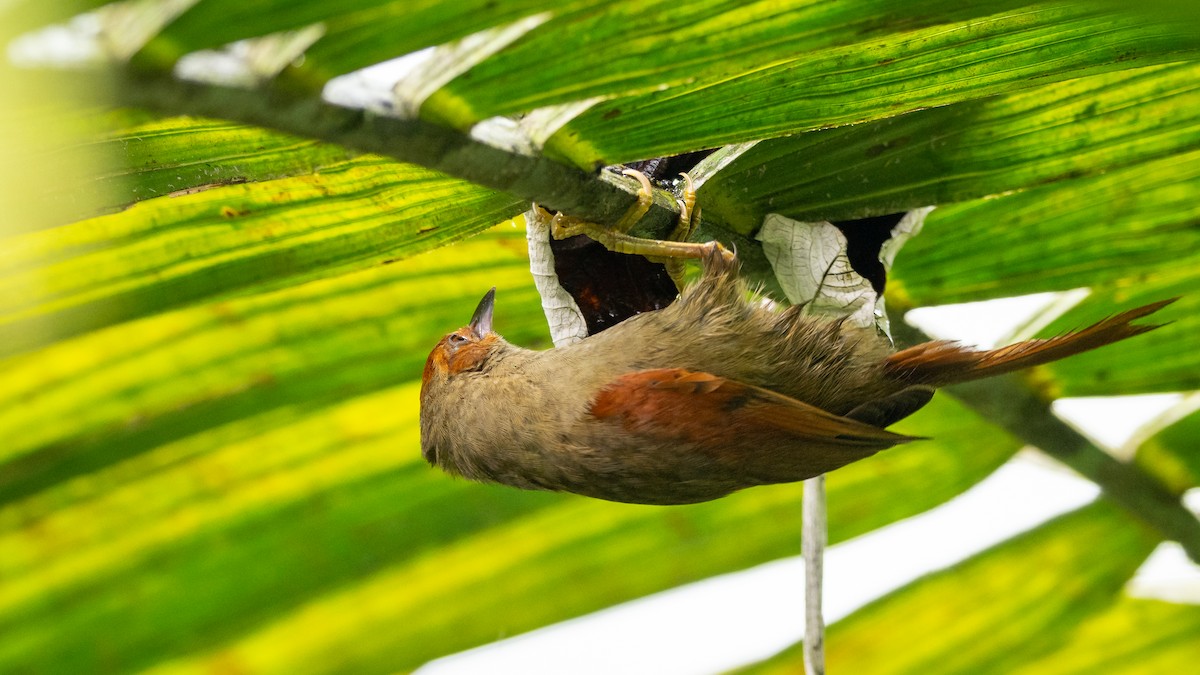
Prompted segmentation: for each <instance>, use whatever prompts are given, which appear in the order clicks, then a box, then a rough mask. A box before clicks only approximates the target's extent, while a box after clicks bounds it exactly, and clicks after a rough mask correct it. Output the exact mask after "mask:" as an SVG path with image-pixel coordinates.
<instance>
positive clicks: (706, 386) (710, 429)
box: [590, 368, 917, 473]
mask: <svg viewBox="0 0 1200 675" xmlns="http://www.w3.org/2000/svg"><path fill="white" fill-rule="evenodd" d="M590 412H591V414H592V415H593V416H594V417H596V418H597V419H601V420H605V419H610V420H614V421H619V422H620V423H621V425H622V426H623V427H624V428H625V430H626V431H628V432H631V433H635V434H644V435H647V436H650V437H654V438H658V439H661V440H678V441H683V442H691V443H694V444H699V445H702V446H711V447H714V448H719V447H745V446H747V445H748V444H761V443H773V444H788V445H793V444H794V445H802V444H803V445H804V446H806V447H807V446H811V447H812V449H813V450H818V449H819V448H828V449H830V450H833V451H836V450H837V449H845V450H853V449H857V450H858V451H860V452H859V453H853V452H851V453H848V454H851V455H854V454H857V455H858V456H867V455H870V454H873V453H875V452H877V451H879V450H882V449H884V448H890V447H892V446H893V445H896V444H899V443H904V442H907V441H912V440H917V439H916V438H914V437H912V436H903V435H901V434H895V433H892V432H890V431H886V430H884V429H880V428H878V427H873V426H871V425H869V424H864V423H863V422H858V421H856V420H852V419H849V418H846V417H841V416H838V415H834V414H832V413H829V412H826V411H824V410H821V409H820V408H818V407H816V406H812V405H809V404H807V403H803V402H801V401H797V400H796V399H794V398H790V397H787V396H784V395H782V394H777V393H775V392H773V391H770V390H768V389H763V388H762V387H756V386H754V385H750V384H745V383H743V382H738V381H735V380H730V379H726V378H723V377H718V376H716V375H713V374H711V373H704V372H696V371H689V370H684V369H682V368H660V369H655V370H641V371H636V372H632V373H628V374H626V375H622V376H620V377H618V378H616V379H615V380H613V381H612V382H610V383H609V384H608V385H607V386H605V387H604V388H603V389H601V391H600V393H599V394H597V395H596V398H595V400H593V401H592V405H591V409H590ZM855 458H857V457H853V458H850V459H846V458H845V457H838V458H837V459H838V460H841V461H840V463H838V464H837V465H838V466H841V465H842V464H845V463H846V462H847V461H853V459H855ZM832 468H836V467H832ZM818 473H820V472H818Z"/></svg>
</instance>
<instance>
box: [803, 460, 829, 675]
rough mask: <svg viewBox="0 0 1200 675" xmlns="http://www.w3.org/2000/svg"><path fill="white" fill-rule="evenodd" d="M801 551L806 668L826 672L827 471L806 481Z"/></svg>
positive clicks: (810, 672)
mask: <svg viewBox="0 0 1200 675" xmlns="http://www.w3.org/2000/svg"><path fill="white" fill-rule="evenodd" d="M803 509H804V511H803V516H802V524H801V534H800V537H801V547H800V548H801V551H803V553H804V672H805V673H806V674H807V675H825V618H824V616H823V615H822V613H821V599H822V586H823V575H824V567H825V544H826V542H827V537H828V531H827V526H826V509H825V475H824V474H822V475H820V476H817V477H816V478H809V479H808V480H806V481H804V503H803Z"/></svg>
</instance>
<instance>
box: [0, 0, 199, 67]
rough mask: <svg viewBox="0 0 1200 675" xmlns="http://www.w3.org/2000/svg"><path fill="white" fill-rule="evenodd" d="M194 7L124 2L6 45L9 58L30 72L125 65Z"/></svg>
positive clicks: (183, 2)
mask: <svg viewBox="0 0 1200 675" xmlns="http://www.w3.org/2000/svg"><path fill="white" fill-rule="evenodd" d="M197 1H198V0H126V1H125V2H114V3H111V4H108V5H104V6H103V7H99V8H97V9H95V10H94V11H91V12H86V13H83V14H79V15H77V16H75V17H72V18H71V19H70V20H69V21H68V22H67V23H64V24H55V25H52V26H47V27H45V28H42V29H39V30H36V31H33V32H31V33H26V34H24V35H21V36H19V37H17V38H16V39H14V40H13V41H12V42H10V43H9V45H8V58H9V59H10V60H11V61H12V62H13V63H14V64H15V65H18V66H33V67H44V66H49V67H69V66H78V65H83V64H99V63H106V62H111V61H126V60H128V59H129V57H131V56H133V55H134V54H136V53H137V52H138V50H140V49H141V48H142V47H144V46H145V45H146V43H147V42H149V41H150V39H151V38H153V37H154V36H155V35H158V34H159V32H161V31H162V29H163V27H164V26H166V25H167V24H168V23H170V22H171V21H173V20H174V19H175V17H177V16H179V15H180V14H182V13H183V12H184V11H186V10H187V9H188V8H189V7H191V6H192V5H194V4H196V2H197ZM0 4H3V3H0ZM0 11H2V10H0Z"/></svg>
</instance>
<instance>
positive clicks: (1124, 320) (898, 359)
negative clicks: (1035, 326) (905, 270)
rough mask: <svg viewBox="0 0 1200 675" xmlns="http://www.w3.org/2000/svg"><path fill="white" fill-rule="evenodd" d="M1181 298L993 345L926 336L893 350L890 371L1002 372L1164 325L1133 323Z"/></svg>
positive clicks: (929, 376)
mask: <svg viewBox="0 0 1200 675" xmlns="http://www.w3.org/2000/svg"><path fill="white" fill-rule="evenodd" d="M1176 300H1178V298H1171V299H1169V300H1161V301H1159V302H1155V303H1151V304H1149V305H1146V306H1144V307H1138V308H1137V309H1131V310H1129V311H1127V312H1122V313H1120V314H1117V315H1116V316H1112V317H1109V318H1107V319H1105V320H1103V321H1101V322H1099V323H1096V324H1094V325H1091V326H1088V327H1087V328H1084V329H1082V330H1077V331H1072V332H1070V333H1066V334H1064V335H1059V336H1057V337H1052V338H1047V339H1044V340H1026V341H1025V342H1018V343H1017V344H1014V345H1009V346H1007V347H1001V348H999V349H992V350H988V351H979V350H975V349H971V348H970V347H965V346H963V345H961V344H959V343H957V342H953V341H950V340H937V341H934V342H926V343H924V344H919V345H917V346H915V347H910V348H908V349H905V350H902V351H899V352H896V353H895V354H893V355H891V356H890V357H888V359H887V361H886V362H885V363H886V365H885V368H886V371H887V373H888V375H890V376H892V377H895V378H897V379H901V380H904V381H905V382H909V383H912V384H928V385H932V386H935V387H941V386H944V385H948V384H955V383H958V382H967V381H969V380H977V379H980V378H983V377H992V376H994V375H1003V374H1005V373H1011V372H1013V371H1015V370H1021V369H1022V368H1031V367H1033V366H1040V365H1042V364H1044V363H1050V362H1051V361H1057V360H1059V359H1062V358H1066V357H1068V356H1073V355H1075V354H1079V353H1080V352H1086V351H1088V350H1091V349H1096V348H1097V347H1103V346H1104V345H1108V344H1112V343H1114V342H1118V341H1120V340H1124V339H1126V338H1131V337H1133V336H1135V335H1141V334H1142V333H1146V332H1148V331H1152V330H1154V329H1155V328H1160V327H1161V324H1160V325H1143V326H1134V325H1132V324H1130V322H1131V321H1133V320H1135V319H1140V318H1142V317H1144V316H1148V315H1150V314H1153V313H1154V312H1157V311H1158V310H1160V309H1162V308H1163V307H1166V306H1167V305H1169V304H1171V303H1172V302H1175V301H1176Z"/></svg>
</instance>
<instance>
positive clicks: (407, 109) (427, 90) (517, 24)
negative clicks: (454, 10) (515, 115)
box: [392, 12, 554, 118]
mask: <svg viewBox="0 0 1200 675" xmlns="http://www.w3.org/2000/svg"><path fill="white" fill-rule="evenodd" d="M552 16H554V14H553V13H552V12H541V13H539V14H531V15H530V16H526V17H522V18H520V19H518V20H516V21H514V22H512V23H510V24H507V25H504V26H496V27H493V28H488V29H486V30H481V31H479V32H478V33H472V34H470V35H468V36H466V37H463V38H460V39H458V40H454V41H452V42H448V43H446V44H442V45H438V46H436V47H434V48H433V49H430V50H423V51H422V52H420V53H421V54H422V58H421V59H419V61H418V62H417V63H415V64H409V67H410V70H409V72H408V73H406V75H405V76H404V77H403V78H402V79H400V80H399V81H398V82H396V85H395V87H393V89H392V94H393V97H394V102H395V113H396V114H397V115H399V116H401V117H406V118H416V117H417V115H418V114H419V113H420V112H421V106H422V105H423V104H424V103H425V100H426V99H427V98H429V97H430V96H431V95H432V94H433V93H434V92H435V91H437V90H438V89H441V88H442V87H444V86H446V85H447V84H449V82H450V81H451V80H453V79H454V78H456V77H458V76H459V75H462V74H463V73H465V72H467V71H468V70H470V69H471V68H474V67H475V66H476V65H478V64H479V63H482V62H483V61H484V60H485V59H487V58H489V57H491V56H492V55H494V54H495V53H496V52H498V51H500V50H501V49H504V48H505V47H507V46H508V45H510V44H512V43H513V42H516V41H517V39H519V38H520V37H521V36H522V35H525V34H526V33H528V32H529V31H531V30H533V29H535V28H537V27H538V26H540V25H542V24H543V23H546V22H547V21H549V20H550V18H551V17H552Z"/></svg>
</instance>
